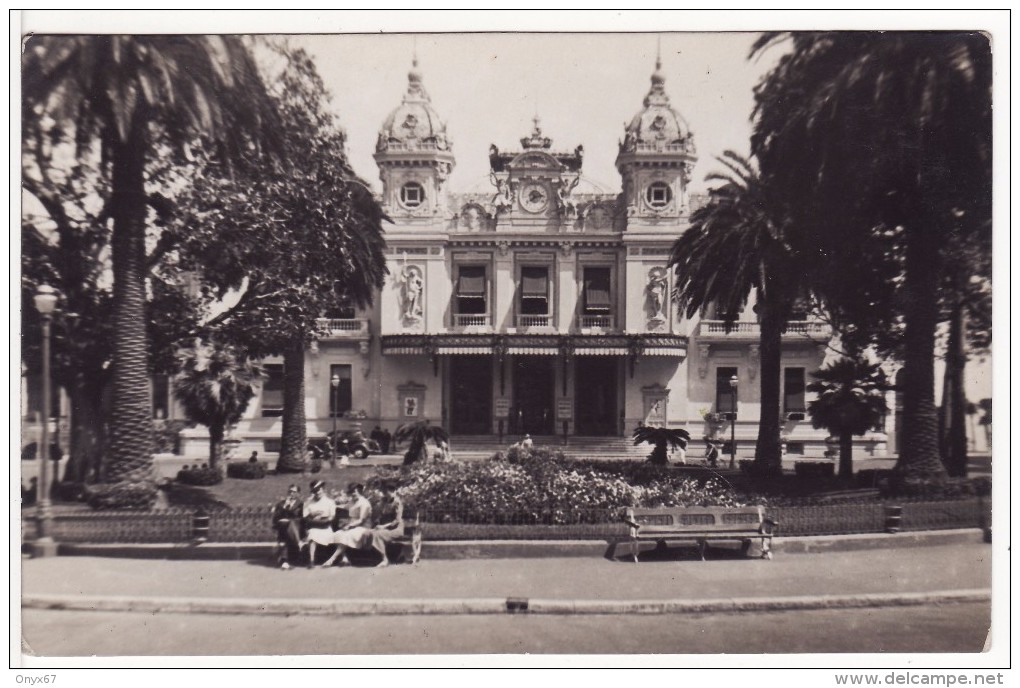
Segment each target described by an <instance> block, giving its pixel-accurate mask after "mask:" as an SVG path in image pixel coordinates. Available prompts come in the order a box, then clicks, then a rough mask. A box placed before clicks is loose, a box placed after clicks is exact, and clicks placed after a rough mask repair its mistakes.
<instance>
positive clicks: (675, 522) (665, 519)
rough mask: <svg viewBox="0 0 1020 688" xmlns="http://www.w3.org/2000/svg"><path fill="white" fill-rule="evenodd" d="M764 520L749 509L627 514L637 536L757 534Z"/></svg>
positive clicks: (703, 508) (634, 511)
mask: <svg viewBox="0 0 1020 688" xmlns="http://www.w3.org/2000/svg"><path fill="white" fill-rule="evenodd" d="M764 519H765V509H764V507H760V506H750V507H711V506H708V507H706V506H692V507H661V508H639V507H633V508H631V509H628V510H627V520H628V521H630V522H632V523H636V524H638V525H639V526H641V528H640V531H639V532H640V533H641V534H643V535H647V534H649V533H659V532H661V533H676V532H683V531H684V530H691V531H705V530H708V531H713V532H715V531H719V532H726V531H731V530H732V531H748V530H757V529H758V527H759V526H761V524H762V522H763V521H764Z"/></svg>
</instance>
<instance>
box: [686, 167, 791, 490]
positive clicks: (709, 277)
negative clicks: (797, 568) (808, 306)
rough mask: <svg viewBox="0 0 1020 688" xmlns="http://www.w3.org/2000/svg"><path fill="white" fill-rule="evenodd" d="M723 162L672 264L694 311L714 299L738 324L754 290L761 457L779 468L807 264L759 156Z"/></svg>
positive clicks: (689, 311)
mask: <svg viewBox="0 0 1020 688" xmlns="http://www.w3.org/2000/svg"><path fill="white" fill-rule="evenodd" d="M720 162H722V163H723V164H724V165H725V166H726V167H727V168H728V169H729V173H728V174H712V175H709V177H708V179H709V180H716V181H720V182H722V184H721V185H720V186H717V187H715V188H713V189H711V190H710V192H709V200H708V203H706V204H705V205H704V206H702V207H701V208H698V210H696V211H695V212H694V213H693V214H692V215H691V226H690V228H689V229H687V230H686V231H685V232H684V233H683V234H682V235H680V237H679V238H678V239H677V240H676V241H675V242H674V244H673V248H672V251H671V253H670V258H669V265H670V266H671V267H673V268H674V270H675V273H676V282H675V286H674V291H675V297H676V301H677V305H678V307H679V309H680V310H681V312H684V313H685V315H686V317H688V318H691V317H694V315H695V314H696V313H698V312H699V311H701V310H702V309H704V308H705V307H706V306H708V305H709V304H711V303H713V302H714V303H716V304H718V305H719V306H720V307H721V308H722V309H723V310H724V311H725V314H726V316H725V317H726V319H727V322H728V323H730V324H732V322H733V321H734V320H735V319H736V318H737V315H738V314H739V313H740V311H741V310H743V308H744V305H745V304H746V303H747V299H748V296H749V295H750V294H751V292H752V291H754V293H755V297H756V304H755V310H756V311H757V313H758V316H759V321H760V333H761V334H760V337H761V376H760V384H761V421H760V422H759V424H758V439H757V444H756V446H755V458H754V460H755V464H756V470H758V471H760V472H761V473H762V474H769V473H776V472H777V471H779V470H780V467H781V465H782V463H781V462H782V449H781V446H780V430H781V427H780V425H781V423H780V418H779V414H780V375H781V367H780V359H781V354H782V337H783V332H784V331H785V330H786V326H787V323H788V322H789V319H790V315H791V312H792V310H793V307H794V302H795V300H796V298H797V297H798V296H800V294H801V293H802V288H803V285H802V282H801V279H800V276H801V275H802V274H803V271H802V270H800V269H799V268H798V266H797V264H796V262H795V261H794V259H793V257H792V255H791V254H790V252H789V250H788V248H787V246H786V243H785V238H784V236H783V232H784V224H785V221H784V220H783V217H784V215H783V211H782V206H780V205H778V204H777V203H776V202H775V201H774V200H773V199H772V198H771V196H770V194H769V192H768V189H767V187H766V184H765V182H764V180H763V179H762V177H761V175H760V174H759V173H758V171H757V170H756V169H755V166H754V165H753V163H752V162H751V161H750V160H747V159H745V158H743V157H741V156H740V155H737V154H736V153H734V152H732V151H726V153H725V154H724V156H723V157H722V158H720Z"/></svg>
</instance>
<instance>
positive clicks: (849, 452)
mask: <svg viewBox="0 0 1020 688" xmlns="http://www.w3.org/2000/svg"><path fill="white" fill-rule="evenodd" d="M839 477H840V478H842V479H844V480H852V479H853V477H854V436H853V434H851V433H849V432H841V433H840V434H839Z"/></svg>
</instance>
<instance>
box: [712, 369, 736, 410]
mask: <svg viewBox="0 0 1020 688" xmlns="http://www.w3.org/2000/svg"><path fill="white" fill-rule="evenodd" d="M736 374H737V369H736V368H716V369H715V410H716V413H733V412H734V411H736V408H734V403H733V402H734V399H733V397H734V396H735V395H734V393H733V389H732V388H731V387H730V378H732V377H734V376H735V375H736Z"/></svg>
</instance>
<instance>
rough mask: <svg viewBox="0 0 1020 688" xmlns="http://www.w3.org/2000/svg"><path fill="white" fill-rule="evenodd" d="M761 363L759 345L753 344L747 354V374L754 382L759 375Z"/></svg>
mask: <svg viewBox="0 0 1020 688" xmlns="http://www.w3.org/2000/svg"><path fill="white" fill-rule="evenodd" d="M760 362H761V350H760V347H759V346H758V345H757V344H751V345H750V346H749V347H748V352H747V374H748V375H749V376H750V377H751V379H752V380H753V379H754V378H755V377H756V376H757V375H758V365H759V364H760Z"/></svg>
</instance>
